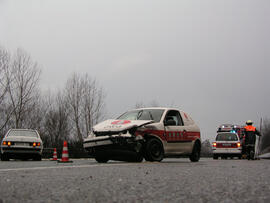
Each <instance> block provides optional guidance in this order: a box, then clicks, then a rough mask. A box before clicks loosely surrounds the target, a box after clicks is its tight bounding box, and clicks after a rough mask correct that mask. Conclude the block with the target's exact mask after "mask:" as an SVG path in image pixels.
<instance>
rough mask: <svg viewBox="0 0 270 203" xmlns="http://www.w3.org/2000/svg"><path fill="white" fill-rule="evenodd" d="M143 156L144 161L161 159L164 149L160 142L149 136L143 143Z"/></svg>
mask: <svg viewBox="0 0 270 203" xmlns="http://www.w3.org/2000/svg"><path fill="white" fill-rule="evenodd" d="M144 151H145V152H144V158H145V160H146V161H158V162H160V161H162V159H163V158H164V149H163V145H162V143H161V142H160V141H159V140H158V139H156V138H150V139H149V140H148V141H147V142H146V145H145V150H144Z"/></svg>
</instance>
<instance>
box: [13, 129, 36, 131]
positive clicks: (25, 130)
mask: <svg viewBox="0 0 270 203" xmlns="http://www.w3.org/2000/svg"><path fill="white" fill-rule="evenodd" d="M11 130H16V131H36V130H34V129H17V128H11V129H10V131H11Z"/></svg>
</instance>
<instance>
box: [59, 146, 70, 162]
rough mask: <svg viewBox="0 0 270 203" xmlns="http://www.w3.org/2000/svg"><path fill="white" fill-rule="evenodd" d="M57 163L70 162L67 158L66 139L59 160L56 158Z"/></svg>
mask: <svg viewBox="0 0 270 203" xmlns="http://www.w3.org/2000/svg"><path fill="white" fill-rule="evenodd" d="M58 162H59V163H71V162H72V161H70V160H69V159H68V147H67V141H64V146H63V151H62V159H61V161H59V160H58Z"/></svg>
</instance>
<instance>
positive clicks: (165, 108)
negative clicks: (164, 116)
mask: <svg viewBox="0 0 270 203" xmlns="http://www.w3.org/2000/svg"><path fill="white" fill-rule="evenodd" d="M147 109H160V110H176V111H181V110H179V109H176V108H170V107H143V108H137V109H131V110H128V111H133V110H147Z"/></svg>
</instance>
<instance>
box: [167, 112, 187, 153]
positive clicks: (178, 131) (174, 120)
mask: <svg viewBox="0 0 270 203" xmlns="http://www.w3.org/2000/svg"><path fill="white" fill-rule="evenodd" d="M164 126H165V137H166V142H167V147H168V148H167V150H168V153H180V154H181V153H183V152H185V140H184V134H185V127H184V124H183V120H182V117H181V115H180V113H179V111H176V110H170V111H168V112H167V114H166V116H165V119H164Z"/></svg>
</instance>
